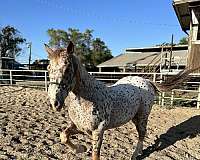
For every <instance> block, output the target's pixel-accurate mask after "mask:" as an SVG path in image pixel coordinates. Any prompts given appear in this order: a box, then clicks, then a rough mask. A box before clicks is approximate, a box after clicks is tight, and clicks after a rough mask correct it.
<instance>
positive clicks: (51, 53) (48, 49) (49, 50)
mask: <svg viewBox="0 0 200 160" xmlns="http://www.w3.org/2000/svg"><path fill="white" fill-rule="evenodd" d="M44 47H45V50H46V51H47V53H48V55H49V57H52V55H53V49H51V48H50V47H49V46H48V45H47V44H44Z"/></svg>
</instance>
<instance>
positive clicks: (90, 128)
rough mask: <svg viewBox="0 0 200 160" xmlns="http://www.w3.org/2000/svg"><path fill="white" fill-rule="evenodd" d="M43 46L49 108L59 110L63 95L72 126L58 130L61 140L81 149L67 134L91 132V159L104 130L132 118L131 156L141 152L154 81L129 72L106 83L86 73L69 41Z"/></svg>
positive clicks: (96, 156) (96, 153) (97, 154)
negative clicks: (60, 46)
mask: <svg viewBox="0 0 200 160" xmlns="http://www.w3.org/2000/svg"><path fill="white" fill-rule="evenodd" d="M45 48H46V51H47V52H48V56H49V59H50V64H49V66H48V71H49V77H50V85H49V88H48V95H49V99H50V102H51V105H52V108H53V109H54V110H57V111H60V110H61V108H62V107H63V106H64V101H65V99H66V106H67V108H68V113H69V117H70V119H71V126H70V127H69V128H67V129H65V130H64V131H63V132H61V134H60V138H61V142H62V143H65V144H67V145H68V146H70V147H71V148H72V149H73V150H74V151H76V152H77V153H80V152H84V151H86V147H85V146H83V145H77V144H73V143H72V142H71V141H70V136H71V135H73V134H78V133H87V134H89V135H91V136H92V144H93V152H92V159H93V160H99V159H100V148H101V145H102V141H103V134H104V131H105V130H107V129H112V128H115V127H119V126H121V125H123V124H125V123H127V122H129V121H132V122H133V123H134V124H135V125H136V129H137V132H138V134H139V140H138V143H137V146H136V149H135V151H134V153H133V156H132V159H135V158H136V157H137V156H138V155H139V154H142V149H143V141H144V137H145V134H146V128H147V121H148V116H149V114H150V111H151V107H152V105H153V101H154V96H155V93H156V90H155V88H156V87H155V85H153V83H152V82H150V81H149V80H146V79H144V78H142V77H137V76H135V77H133V76H128V77H125V78H122V79H120V80H119V81H118V82H116V83H115V84H114V85H112V86H109V87H108V86H106V85H105V84H104V83H102V82H100V81H97V80H96V79H94V78H93V77H92V76H91V75H90V74H89V73H87V71H86V70H85V68H84V67H83V66H82V65H81V63H80V61H79V59H78V58H77V57H76V56H75V54H73V52H74V46H73V43H72V42H70V43H69V45H68V47H67V48H66V49H51V48H50V47H49V46H47V45H46V46H45Z"/></svg>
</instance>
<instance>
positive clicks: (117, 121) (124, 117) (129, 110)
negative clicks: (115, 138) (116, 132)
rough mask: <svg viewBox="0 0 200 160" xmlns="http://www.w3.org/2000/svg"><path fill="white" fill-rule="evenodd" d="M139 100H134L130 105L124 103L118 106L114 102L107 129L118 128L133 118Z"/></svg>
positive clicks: (138, 105)
mask: <svg viewBox="0 0 200 160" xmlns="http://www.w3.org/2000/svg"><path fill="white" fill-rule="evenodd" d="M140 103H141V102H140V99H139V98H138V99H136V100H135V102H134V103H132V104H130V103H129V102H127V103H126V102H125V104H123V105H121V106H119V105H118V103H116V102H115V104H116V105H115V106H113V107H112V110H111V115H110V124H109V127H108V128H115V127H119V126H121V125H123V124H125V123H127V122H129V121H130V120H132V119H133V118H134V116H135V115H136V113H137V112H138V109H139V107H140Z"/></svg>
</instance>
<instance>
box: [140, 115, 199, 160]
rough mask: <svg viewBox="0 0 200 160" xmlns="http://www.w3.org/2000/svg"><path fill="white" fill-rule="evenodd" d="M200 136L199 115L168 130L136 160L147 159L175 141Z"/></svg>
mask: <svg viewBox="0 0 200 160" xmlns="http://www.w3.org/2000/svg"><path fill="white" fill-rule="evenodd" d="M198 134H200V115H197V116H194V117H191V118H189V119H188V120H186V121H184V122H182V123H180V124H178V125H176V126H174V127H171V128H169V130H168V131H167V132H166V133H164V134H162V135H160V137H158V138H157V139H156V140H155V143H154V144H153V145H151V146H149V147H147V148H146V149H144V150H143V154H142V155H141V156H139V157H137V159H138V160H140V159H144V158H146V157H148V156H149V155H150V154H152V153H153V152H155V151H161V150H163V149H165V148H167V147H169V146H171V145H173V144H175V143H176V142H177V141H180V140H183V139H185V138H187V137H189V138H194V137H196V136H197V135H198Z"/></svg>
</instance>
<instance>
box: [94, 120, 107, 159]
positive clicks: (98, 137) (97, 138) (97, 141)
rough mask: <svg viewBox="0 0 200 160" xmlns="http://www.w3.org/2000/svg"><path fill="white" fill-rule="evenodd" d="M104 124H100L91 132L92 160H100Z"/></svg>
mask: <svg viewBox="0 0 200 160" xmlns="http://www.w3.org/2000/svg"><path fill="white" fill-rule="evenodd" d="M105 124H106V123H105V122H104V121H103V122H101V123H100V125H99V127H98V128H97V129H96V130H94V131H92V145H93V150H92V160H100V150H101V145H102V141H103V134H104V131H105V130H104V128H105Z"/></svg>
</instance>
